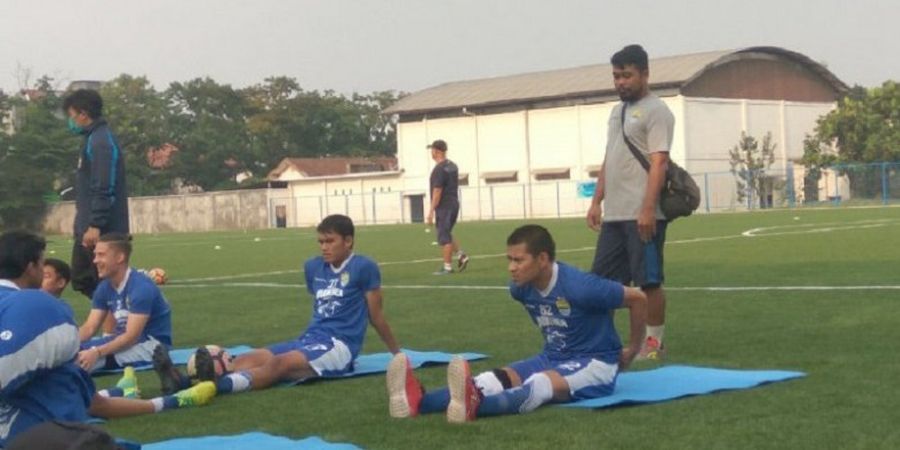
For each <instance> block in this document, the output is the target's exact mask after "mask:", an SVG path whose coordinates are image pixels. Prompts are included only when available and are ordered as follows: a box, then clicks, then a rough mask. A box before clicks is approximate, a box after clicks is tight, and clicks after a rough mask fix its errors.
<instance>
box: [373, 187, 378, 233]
mask: <svg viewBox="0 0 900 450" xmlns="http://www.w3.org/2000/svg"><path fill="white" fill-rule="evenodd" d="M375 211H376V210H375V188H372V223H373V224H377V223H378V215H377V214H378V213H376V212H375Z"/></svg>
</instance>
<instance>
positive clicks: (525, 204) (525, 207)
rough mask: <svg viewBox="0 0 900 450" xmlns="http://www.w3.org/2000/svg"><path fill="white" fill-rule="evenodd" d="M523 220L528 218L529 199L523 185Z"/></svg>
mask: <svg viewBox="0 0 900 450" xmlns="http://www.w3.org/2000/svg"><path fill="white" fill-rule="evenodd" d="M522 218H523V219H527V218H528V198H527V194H526V193H525V185H524V184H523V185H522Z"/></svg>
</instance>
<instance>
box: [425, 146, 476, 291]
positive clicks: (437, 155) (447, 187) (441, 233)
mask: <svg viewBox="0 0 900 450" xmlns="http://www.w3.org/2000/svg"><path fill="white" fill-rule="evenodd" d="M427 148H428V149H430V150H431V159H433V160H434V162H435V163H436V164H435V166H434V169H433V170H432V171H431V181H430V186H431V210H430V211H429V212H428V224H429V225H431V224H434V225H435V227H436V228H437V235H438V245H440V246H441V253H442V256H443V259H444V265H443V267H441V269H440V270H438V271H437V272H434V274H435V275H447V274H451V273H453V254H454V253H455V254H456V258H457V259H456V265H457V270H459V271H460V272H462V271H464V270H466V267H467V266H468V265H469V256H468V255H466V253H465V252H464V251H462V250H461V249H460V248H459V242H458V241H457V240H456V239H454V238H453V234H452V232H453V226H454V225H456V219H457V218H459V168H458V167H456V164H455V163H454V162H453V161H450V160H449V159H447V143H446V142H444V141H442V140H440V139H438V140H436V141H434V142H432V143H431V145H429V146H428V147H427Z"/></svg>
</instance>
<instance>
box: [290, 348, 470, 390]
mask: <svg viewBox="0 0 900 450" xmlns="http://www.w3.org/2000/svg"><path fill="white" fill-rule="evenodd" d="M402 351H403V353H404V354H406V356H407V357H409V362H410V364H411V365H412V367H413V368H414V369H418V368H419V367H422V366H431V365H438V364H448V363H450V360H451V359H453V357H454V356H461V357H463V358H465V359H466V360H468V361H477V360H479V359H485V358H487V355H483V354H481V353H444V352H419V351H416V350H407V349H403V350H402ZM393 357H394V355H392V354H390V353H388V352H384V353H372V354H369V355H362V356H360V357H359V358H356V361H355V362H354V363H353V372H350V373H346V374H344V375H341V376H339V377H334V378H350V377H358V376H361V375H371V374H375V373H384V372H387V367H388V364H390V362H391V358H393ZM320 379H321V378H313V379H312V380H309V381H314V380H320ZM304 381H306V380H304ZM304 381H297V382H293V383H289V384H291V385H296V384H300V383H303V382H304Z"/></svg>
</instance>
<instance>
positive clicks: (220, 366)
mask: <svg viewBox="0 0 900 450" xmlns="http://www.w3.org/2000/svg"><path fill="white" fill-rule="evenodd" d="M205 347H206V350H207V351H209V356H212V360H213V367H215V369H216V376H217V377H221V376H222V375H225V374H228V373H230V372H232V371H233V370H234V358H233V357H232V356H231V355H230V354H229V353H228V351H226V350H225V349H223V348H222V347H219V346H218V345H207V346H205ZM195 357H196V354H193V355H191V357H190V358H189V359H188V363H187V374H188V377H190V378H197V362H196V361H194V359H195Z"/></svg>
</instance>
